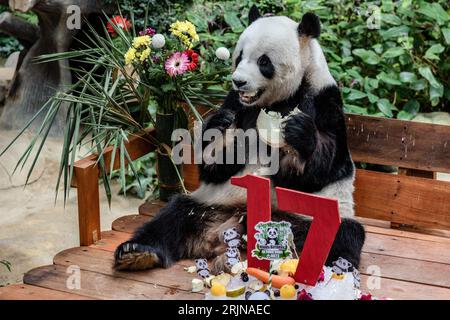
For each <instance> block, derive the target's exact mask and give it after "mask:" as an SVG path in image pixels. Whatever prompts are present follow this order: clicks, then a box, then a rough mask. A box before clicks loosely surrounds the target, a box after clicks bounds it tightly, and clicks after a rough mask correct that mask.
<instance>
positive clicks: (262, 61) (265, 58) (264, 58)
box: [258, 54, 271, 66]
mask: <svg viewBox="0 0 450 320" xmlns="http://www.w3.org/2000/svg"><path fill="white" fill-rule="evenodd" d="M269 63H271V61H270V58H269V57H268V56H266V55H265V54H263V55H262V56H261V57H259V59H258V64H259V65H260V66H267V65H268V64H269Z"/></svg>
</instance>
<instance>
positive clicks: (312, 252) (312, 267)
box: [231, 175, 341, 286]
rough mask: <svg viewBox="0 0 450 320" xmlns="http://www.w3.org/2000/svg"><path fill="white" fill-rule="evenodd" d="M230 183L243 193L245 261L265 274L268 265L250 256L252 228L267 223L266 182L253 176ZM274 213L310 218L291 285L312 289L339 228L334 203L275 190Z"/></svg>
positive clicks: (269, 190)
mask: <svg viewBox="0 0 450 320" xmlns="http://www.w3.org/2000/svg"><path fill="white" fill-rule="evenodd" d="M231 183H232V184H234V185H236V186H240V187H243V188H246V189H247V261H248V266H249V267H255V268H260V269H263V270H269V261H267V260H259V259H257V258H255V257H253V256H252V254H251V252H252V249H253V248H255V245H256V239H255V232H256V230H255V226H256V225H257V224H258V223H259V222H267V221H270V220H271V216H272V210H271V200H270V195H271V189H270V179H268V178H262V177H258V176H255V175H246V176H243V177H232V178H231ZM275 190H276V195H277V202H278V209H279V210H281V211H287V212H292V213H296V214H302V215H306V216H310V217H312V218H313V221H312V223H311V226H310V228H309V232H308V235H307V237H306V241H305V244H304V246H303V250H302V252H301V255H300V261H299V264H298V266H297V271H296V273H295V276H294V277H295V281H296V282H298V283H304V284H307V285H311V286H314V285H316V283H317V279H318V278H319V275H320V272H321V271H322V267H323V265H324V264H325V261H326V259H327V257H328V254H329V252H330V250H331V246H332V245H333V242H334V239H335V237H336V234H337V232H338V230H339V225H340V224H341V219H340V216H339V209H338V202H337V200H334V199H329V198H324V197H319V196H315V195H311V194H307V193H303V192H299V191H294V190H289V189H284V188H278V187H277V188H275Z"/></svg>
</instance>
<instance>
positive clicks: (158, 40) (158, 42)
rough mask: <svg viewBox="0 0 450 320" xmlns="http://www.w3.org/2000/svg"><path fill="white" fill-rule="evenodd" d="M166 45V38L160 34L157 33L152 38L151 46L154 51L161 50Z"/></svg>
mask: <svg viewBox="0 0 450 320" xmlns="http://www.w3.org/2000/svg"><path fill="white" fill-rule="evenodd" d="M165 45H166V38H164V36H163V35H162V34H160V33H157V34H155V35H154V36H153V38H152V46H153V48H155V49H161V48H162V47H164V46H165Z"/></svg>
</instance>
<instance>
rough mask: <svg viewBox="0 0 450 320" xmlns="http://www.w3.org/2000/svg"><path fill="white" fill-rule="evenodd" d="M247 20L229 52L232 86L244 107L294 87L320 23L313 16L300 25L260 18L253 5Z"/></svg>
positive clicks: (287, 94)
mask: <svg viewBox="0 0 450 320" xmlns="http://www.w3.org/2000/svg"><path fill="white" fill-rule="evenodd" d="M305 16H306V15H305ZM314 17H315V16H314ZM249 20H250V25H249V27H248V28H247V29H246V30H245V31H244V33H243V34H242V35H241V37H240V38H239V41H238V43H237V46H236V49H235V51H234V53H233V70H234V72H233V76H232V82H233V88H234V90H235V91H237V92H238V93H239V99H240V102H241V103H242V104H243V105H244V106H259V107H264V106H269V105H271V104H273V103H274V102H277V101H281V100H285V99H287V98H289V97H290V96H292V95H293V94H294V93H295V92H296V91H297V90H298V87H299V86H300V84H301V81H302V79H303V76H304V74H305V71H306V70H307V67H308V65H309V63H308V60H309V59H310V56H311V50H312V49H311V45H310V42H311V39H312V38H314V37H317V36H318V34H319V33H320V22H319V21H318V19H317V17H315V19H309V18H308V17H306V20H305V18H304V19H303V20H302V22H301V23H300V24H299V23H298V22H295V21H293V20H291V19H289V18H287V17H277V16H268V17H261V16H260V14H259V11H258V9H257V8H256V7H255V6H254V7H253V8H252V9H251V10H250V14H249Z"/></svg>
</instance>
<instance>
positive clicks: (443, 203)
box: [346, 115, 450, 230]
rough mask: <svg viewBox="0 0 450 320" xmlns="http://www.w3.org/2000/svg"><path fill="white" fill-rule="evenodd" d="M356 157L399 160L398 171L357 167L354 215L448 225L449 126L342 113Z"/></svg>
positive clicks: (393, 163) (360, 159)
mask: <svg viewBox="0 0 450 320" xmlns="http://www.w3.org/2000/svg"><path fill="white" fill-rule="evenodd" d="M346 120H347V131H348V142H349V146H350V150H351V153H352V157H353V160H354V161H356V162H363V163H371V164H381V165H390V166H398V167H399V172H398V174H389V173H382V172H375V171H369V170H361V169H358V170H357V175H356V182H355V204H356V207H355V208H356V215H357V216H360V217H365V218H373V219H381V220H386V221H390V222H393V223H399V224H408V225H414V226H418V227H425V228H435V229H446V230H450V183H449V182H446V181H438V180H435V179H434V178H435V173H436V172H444V173H450V126H445V125H435V124H426V123H418V122H412V121H401V120H393V119H385V118H377V117H367V116H358V115H347V117H346Z"/></svg>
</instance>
